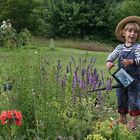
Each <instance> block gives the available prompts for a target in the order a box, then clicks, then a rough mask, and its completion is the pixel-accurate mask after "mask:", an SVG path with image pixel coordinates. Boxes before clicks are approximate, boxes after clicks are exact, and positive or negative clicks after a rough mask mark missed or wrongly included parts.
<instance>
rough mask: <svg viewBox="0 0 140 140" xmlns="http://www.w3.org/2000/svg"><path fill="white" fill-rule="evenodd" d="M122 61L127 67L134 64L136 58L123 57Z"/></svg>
mask: <svg viewBox="0 0 140 140" xmlns="http://www.w3.org/2000/svg"><path fill="white" fill-rule="evenodd" d="M122 63H123V64H124V66H125V67H127V66H129V65H133V64H134V60H133V59H123V60H122Z"/></svg>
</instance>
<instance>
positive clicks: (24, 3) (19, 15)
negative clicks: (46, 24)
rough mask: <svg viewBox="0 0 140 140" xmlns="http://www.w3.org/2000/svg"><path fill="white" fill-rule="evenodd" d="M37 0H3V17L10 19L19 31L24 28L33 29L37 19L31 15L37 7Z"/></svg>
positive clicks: (0, 7) (1, 7)
mask: <svg viewBox="0 0 140 140" xmlns="http://www.w3.org/2000/svg"><path fill="white" fill-rule="evenodd" d="M36 4H37V3H36V1H35V0H5V1H4V0H2V2H1V6H0V9H1V10H0V12H1V13H2V14H1V16H0V18H1V19H10V20H11V22H12V25H13V26H14V28H15V29H16V30H18V31H20V30H22V29H23V28H28V29H31V30H33V29H34V24H35V22H34V21H35V19H33V18H32V17H31V15H32V11H33V9H34V8H35V7H36Z"/></svg>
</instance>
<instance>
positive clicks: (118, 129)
mask: <svg viewBox="0 0 140 140" xmlns="http://www.w3.org/2000/svg"><path fill="white" fill-rule="evenodd" d="M94 128H95V129H94V133H93V135H91V134H90V135H89V136H87V138H85V140H92V139H93V140H98V139H100V140H120V139H121V140H136V137H135V136H134V135H133V134H132V133H130V132H129V131H128V130H127V129H126V127H125V126H123V125H121V124H119V125H113V124H112V123H111V122H110V121H108V120H106V121H104V122H97V123H96V126H95V127H94Z"/></svg>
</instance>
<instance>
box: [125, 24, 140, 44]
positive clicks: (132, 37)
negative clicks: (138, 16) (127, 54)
mask: <svg viewBox="0 0 140 140" xmlns="http://www.w3.org/2000/svg"><path fill="white" fill-rule="evenodd" d="M123 36H124V38H125V43H126V44H129V45H133V44H134V43H135V42H136V41H137V39H138V36H139V32H138V30H136V28H134V27H133V26H131V25H130V26H128V27H127V28H126V29H124V30H123Z"/></svg>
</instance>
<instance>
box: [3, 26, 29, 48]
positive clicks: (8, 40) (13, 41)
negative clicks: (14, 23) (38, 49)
mask: <svg viewBox="0 0 140 140" xmlns="http://www.w3.org/2000/svg"><path fill="white" fill-rule="evenodd" d="M30 41H31V34H30V32H29V30H27V29H23V30H22V31H21V32H20V33H19V34H17V32H16V30H15V29H14V28H13V27H6V28H5V29H2V28H1V29H0V47H5V48H15V47H21V46H24V45H27V44H28V43H29V42H30Z"/></svg>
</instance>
